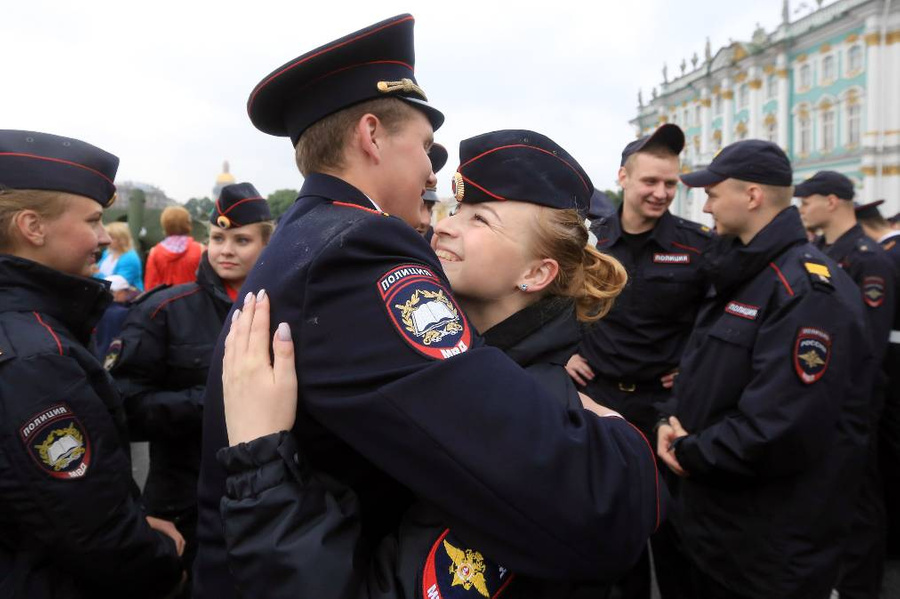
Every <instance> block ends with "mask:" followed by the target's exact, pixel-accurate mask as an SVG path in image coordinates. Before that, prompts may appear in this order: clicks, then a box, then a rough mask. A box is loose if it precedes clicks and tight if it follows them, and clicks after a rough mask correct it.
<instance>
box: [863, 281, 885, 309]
mask: <svg viewBox="0 0 900 599" xmlns="http://www.w3.org/2000/svg"><path fill="white" fill-rule="evenodd" d="M862 292H863V300H865V302H866V305H867V306H869V307H871V308H878V307H879V306H881V304H883V303H884V295H885V294H884V278H883V277H866V278H864V279H863V284H862Z"/></svg>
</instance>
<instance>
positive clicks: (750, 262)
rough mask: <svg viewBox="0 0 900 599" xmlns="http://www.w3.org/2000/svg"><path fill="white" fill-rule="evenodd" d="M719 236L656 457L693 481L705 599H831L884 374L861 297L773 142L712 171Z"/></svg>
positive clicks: (696, 182) (690, 180) (753, 143)
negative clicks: (807, 220)
mask: <svg viewBox="0 0 900 599" xmlns="http://www.w3.org/2000/svg"><path fill="white" fill-rule="evenodd" d="M681 179H682V181H683V182H684V183H685V184H686V185H689V186H691V187H704V188H705V189H706V193H707V196H708V199H707V202H706V205H705V206H704V211H705V212H707V213H709V214H711V215H712V216H713V218H714V219H715V222H716V230H717V232H718V233H719V235H721V236H722V238H721V239H720V241H719V242H717V244H716V248H715V250H714V251H713V252H711V256H710V271H711V275H710V276H711V285H712V287H711V289H710V291H709V293H708V295H707V297H706V299H705V300H704V303H703V305H702V306H701V308H700V312H699V315H698V317H697V322H696V325H695V328H694V332H693V333H692V335H691V338H690V339H689V341H688V344H687V347H686V349H685V354H684V358H683V359H682V362H681V374H680V375H679V377H678V379H677V382H676V384H675V389H674V395H673V400H672V404H671V409H670V410H669V411H670V414H671V415H672V417H670V418H669V419H668V422H667V423H665V424H663V425H661V426H660V427H659V433H658V439H657V453H658V455H659V456H660V457H661V458H662V459H663V461H664V462H665V463H666V465H667V466H668V467H669V468H670V469H671V470H672V471H673V472H675V473H677V474H678V475H679V476H681V477H683V478H682V484H681V487H680V494H679V496H678V498H677V500H676V501H677V508H676V509H675V510H673V511H674V512H675V514H676V517H675V521H674V523H675V526H676V528H677V529H678V532H679V533H680V537H681V539H682V541H683V543H684V546H685V549H686V551H687V554H688V556H689V558H690V560H691V564H692V568H691V570H692V578H693V581H694V585H695V588H694V590H693V593H692V594H691V596H692V597H697V598H705V597H736V598H739V597H746V598H748V599H750V598H758V597H779V598H780V599H793V598H798V599H799V598H801V597H802V598H805V599H810V598H822V599H824V598H827V597H829V595H830V593H831V589H832V588H833V586H834V584H835V583H836V579H837V575H838V566H839V564H840V558H841V546H842V542H841V541H842V539H843V538H844V535H845V533H846V530H847V526H848V523H849V519H848V518H847V514H848V513H851V510H852V508H853V506H854V504H855V500H856V492H855V489H856V488H857V487H858V483H859V479H860V476H861V475H860V472H861V466H862V463H863V460H864V455H865V445H866V441H867V429H868V421H869V413H868V389H867V385H868V383H869V381H870V380H871V376H872V375H871V373H872V369H873V368H874V367H875V363H874V360H873V356H872V353H871V350H870V349H869V347H868V340H867V337H866V332H865V320H864V316H863V306H862V303H861V302H860V301H859V291H858V290H857V289H856V287H855V286H854V285H853V282H852V280H850V278H849V277H848V276H847V275H846V274H845V273H844V272H842V271H841V270H840V269H839V268H838V267H837V265H836V264H835V263H834V262H833V261H832V260H830V259H829V258H828V257H826V256H825V255H824V254H823V253H822V252H820V251H819V250H817V249H816V248H815V247H813V245H811V244H810V243H809V242H808V241H807V240H806V233H805V231H804V228H803V224H802V223H801V221H800V216H799V214H798V212H797V209H796V208H794V207H792V206H791V198H792V195H793V194H792V189H793V188H792V186H791V181H792V173H791V166H790V162H789V161H788V158H787V156H786V155H785V154H784V152H783V151H782V150H781V149H780V148H779V147H778V146H777V145H775V144H772V143H769V142H764V141H758V140H750V141H741V142H737V143H735V144H732V145H730V146H728V147H726V148H725V149H724V150H722V152H721V153H720V154H719V155H718V156H717V157H716V158H715V159H714V160H713V161H712V163H711V164H710V165H709V167H708V168H707V169H705V170H701V171H697V172H694V173H690V174H687V175H683V176H682V178H681Z"/></svg>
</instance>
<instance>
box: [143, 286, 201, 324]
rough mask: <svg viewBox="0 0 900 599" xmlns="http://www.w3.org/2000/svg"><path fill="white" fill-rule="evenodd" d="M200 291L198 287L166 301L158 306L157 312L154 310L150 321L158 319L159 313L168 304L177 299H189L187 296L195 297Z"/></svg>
mask: <svg viewBox="0 0 900 599" xmlns="http://www.w3.org/2000/svg"><path fill="white" fill-rule="evenodd" d="M198 291H200V287H197V288H196V289H194V290H193V291H188V292H187V293H182V294H181V295H176V296H175V297H170V298H169V299H167V300H166V301H164V302H163V303H161V304H160V305H158V306H157V307H156V310H154V311H153V314H151V315H150V320H153V319H154V318H156V315H157V314H158V313H159V311H160V310H162V309H163V306H165V305H166V304H168V303H169V302H174V301H175V300H177V299H181V298H183V297H187V296H189V295H194V294H195V293H197V292H198Z"/></svg>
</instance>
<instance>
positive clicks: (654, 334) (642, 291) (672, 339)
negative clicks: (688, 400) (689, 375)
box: [568, 125, 712, 599]
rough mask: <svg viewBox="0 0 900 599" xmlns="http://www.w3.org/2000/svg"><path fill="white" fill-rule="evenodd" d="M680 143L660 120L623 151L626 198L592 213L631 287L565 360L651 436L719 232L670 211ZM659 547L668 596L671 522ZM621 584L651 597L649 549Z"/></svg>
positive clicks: (674, 568) (602, 246) (604, 245)
mask: <svg viewBox="0 0 900 599" xmlns="http://www.w3.org/2000/svg"><path fill="white" fill-rule="evenodd" d="M683 148H684V133H683V132H682V131H681V129H680V128H679V127H678V126H676V125H663V126H662V127H660V128H658V129H657V130H656V131H655V132H654V133H653V134H652V135H647V136H644V137H642V138H640V139H638V140H635V141H633V142H631V143H629V144H628V145H627V146H625V149H624V150H623V151H622V162H621V166H620V168H619V184H620V185H621V186H622V189H623V201H622V206H621V207H620V208H619V210H618V212H614V213H612V214H609V215H607V216H603V217H600V218H599V219H596V220H594V221H593V222H592V224H591V230H592V231H593V233H594V235H596V237H597V249H599V250H600V251H601V252H604V253H607V254H610V255H611V256H614V257H615V258H617V259H618V260H619V261H620V262H621V263H622V264H623V265H624V266H625V269H626V270H627V271H628V286H627V287H626V288H625V291H624V292H623V293H622V295H621V296H620V297H619V298H618V299H617V300H616V303H615V306H614V307H613V309H612V312H610V313H609V314H608V315H607V316H606V318H604V319H603V320H600V321H599V322H597V323H595V324H593V325H592V326H590V327H587V328H586V329H585V331H584V334H583V336H582V341H581V345H580V346H579V348H578V353H577V354H575V355H574V356H572V358H571V359H570V361H569V365H568V370H569V373H570V374H571V375H572V376H573V378H574V379H575V380H576V382H578V384H579V385H583V391H584V392H585V393H586V394H588V395H589V396H591V397H592V398H593V399H595V400H596V401H598V402H600V403H602V404H604V405H608V406H609V407H610V408H612V409H613V410H617V411H619V412H621V413H622V415H623V416H625V418H627V419H628V420H629V421H630V422H632V423H634V424H635V425H636V426H638V428H640V429H641V431H643V433H644V434H645V435H646V436H647V438H648V439H651V438H653V426H654V425H655V424H656V422H657V421H658V420H659V412H658V409H657V406H659V405H660V404H662V403H665V402H666V401H668V399H669V397H670V395H671V382H670V381H671V377H672V376H673V374H674V372H675V371H676V369H677V368H678V362H679V360H680V359H681V352H682V350H683V348H684V344H685V342H686V341H687V338H688V335H690V332H691V327H692V326H693V323H694V317H695V316H696V314H697V309H698V308H699V306H700V302H701V301H702V299H703V295H704V291H705V285H706V283H705V275H704V272H703V264H704V260H703V252H704V251H705V250H706V248H707V246H708V245H709V243H710V240H711V239H712V234H711V232H710V231H709V229H708V228H707V227H704V226H702V225H699V224H697V223H695V222H692V221H689V220H685V219H683V218H680V217H677V216H674V215H672V214H671V213H670V212H669V210H668V207H669V204H671V202H672V200H673V199H674V197H675V191H676V187H677V184H678V174H679V167H678V154H679V153H680V152H681V150H682V149H683ZM667 375H668V376H667ZM666 376H667V378H668V381H666V382H664V378H663V377H666ZM667 474H668V473H667V472H664V476H666V475H667ZM670 478H674V477H670ZM672 484H674V481H670V486H672ZM671 490H673V492H674V489H671ZM652 545H653V551H654V558H655V559H654V565H655V568H656V571H657V578H658V579H659V585H660V588H661V590H662V592H663V595H664V597H666V598H667V599H669V598H671V597H678V596H679V595H678V587H679V578H680V575H681V573H683V571H684V567H683V566H682V565H680V562H681V559H680V556H679V554H680V552H679V550H678V541H677V539H675V538H673V534H672V531H671V530H670V529H669V527H668V525H667V524H664V525H663V528H662V529H661V530H660V533H659V534H658V535H656V536H655V537H654V539H653V542H652ZM618 586H619V587H620V588H619V591H620V592H621V594H622V596H623V597H628V598H631V599H641V598H646V599H649V597H650V559H649V555H648V554H647V553H645V554H644V556H643V557H642V559H641V562H640V563H639V564H638V565H637V567H636V568H635V570H634V572H632V573H631V574H629V576H628V577H627V578H626V579H624V580H622V581H621V582H620V584H619V585H618Z"/></svg>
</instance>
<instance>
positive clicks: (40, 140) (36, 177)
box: [0, 129, 119, 208]
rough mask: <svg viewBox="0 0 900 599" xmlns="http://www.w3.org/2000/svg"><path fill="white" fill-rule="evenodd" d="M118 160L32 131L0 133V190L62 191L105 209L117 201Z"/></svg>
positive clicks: (68, 140)
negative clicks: (88, 199)
mask: <svg viewBox="0 0 900 599" xmlns="http://www.w3.org/2000/svg"><path fill="white" fill-rule="evenodd" d="M118 168H119V159H118V158H117V157H116V156H113V155H112V154H110V153H109V152H105V151H103V150H101V149H100V148H97V147H95V146H92V145H90V144H88V143H85V142H83V141H79V140H77V139H72V138H70V137H61V136H59V135H50V134H49V133H38V132H35V131H16V130H11V129H2V130H0V186H3V187H7V188H9V189H39V190H44V191H62V192H66V193H73V194H76V195H80V196H84V197H87V198H90V199H92V200H94V201H96V202H97V203H99V204H100V205H101V206H103V207H104V208H105V207H107V206H111V205H112V203H113V202H114V201H115V200H116V186H115V183H113V181H114V180H115V178H116V170H118Z"/></svg>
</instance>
